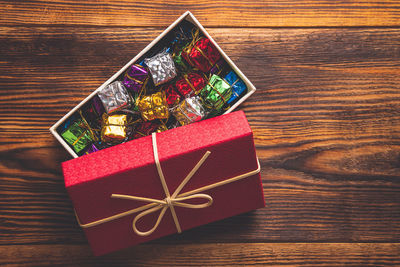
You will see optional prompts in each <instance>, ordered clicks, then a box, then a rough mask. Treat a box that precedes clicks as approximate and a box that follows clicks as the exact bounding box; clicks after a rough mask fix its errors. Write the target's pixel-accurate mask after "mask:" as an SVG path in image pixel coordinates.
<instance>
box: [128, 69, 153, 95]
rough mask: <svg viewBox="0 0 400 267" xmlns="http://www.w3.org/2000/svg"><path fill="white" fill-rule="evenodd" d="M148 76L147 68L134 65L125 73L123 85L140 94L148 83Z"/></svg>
mask: <svg viewBox="0 0 400 267" xmlns="http://www.w3.org/2000/svg"><path fill="white" fill-rule="evenodd" d="M147 74H148V71H147V69H146V68H145V67H143V66H140V65H136V64H133V65H132V66H130V67H129V69H128V70H127V72H126V73H125V76H124V80H123V83H124V85H125V87H126V88H128V89H130V90H132V91H133V92H135V93H138V92H140V89H141V88H142V87H143V85H144V84H145V82H146V79H147V77H148V75H147Z"/></svg>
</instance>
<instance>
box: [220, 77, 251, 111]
mask: <svg viewBox="0 0 400 267" xmlns="http://www.w3.org/2000/svg"><path fill="white" fill-rule="evenodd" d="M224 80H225V81H227V82H228V83H229V84H230V85H231V87H232V96H231V98H229V100H228V101H227V104H231V103H232V102H234V101H236V100H237V99H239V97H240V96H241V95H242V94H243V92H245V91H247V87H246V85H245V84H244V82H243V81H242V80H241V79H240V78H239V77H238V76H237V75H236V73H235V72H234V71H230V72H229V73H228V74H227V75H225V77H224Z"/></svg>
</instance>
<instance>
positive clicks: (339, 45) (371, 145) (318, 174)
mask: <svg viewBox="0 0 400 267" xmlns="http://www.w3.org/2000/svg"><path fill="white" fill-rule="evenodd" d="M159 32H160V29H154V28H133V29H132V28H116V27H112V28H101V29H99V28H96V27H94V28H91V27H88V28H86V27H81V28H74V27H1V28H0V73H1V74H0V86H1V88H0V89H1V90H0V144H1V146H0V176H1V177H2V179H0V188H1V191H0V209H1V214H2V218H1V223H0V244H1V245H9V244H32V243H47V244H60V243H63V244H82V243H86V241H85V238H84V236H83V234H82V232H81V231H80V230H79V228H78V226H77V225H76V223H75V219H74V217H73V211H72V206H71V204H70V201H69V199H68V197H67V194H66V192H65V189H64V188H63V180H62V176H61V171H60V162H61V161H63V160H66V159H68V158H69V156H68V154H67V153H66V152H65V151H64V150H63V149H62V147H61V146H60V145H59V144H58V143H57V142H56V141H55V140H54V139H53V138H52V137H51V135H50V134H49V132H48V128H49V127H50V126H51V125H52V124H53V123H54V122H55V121H56V120H58V119H59V118H60V117H61V116H62V115H64V114H65V113H66V112H67V111H68V110H69V109H71V108H72V107H73V106H74V105H75V104H77V103H78V102H79V101H80V100H81V99H83V97H85V96H86V95H87V94H89V93H90V92H91V91H92V90H94V89H95V88H97V86H99V85H100V84H102V83H103V82H104V81H105V80H106V79H107V78H108V77H109V76H110V75H111V74H113V73H114V72H115V71H117V70H118V69H119V67H120V66H122V65H123V64H125V63H126V62H127V61H129V60H130V58H132V57H133V56H134V55H135V54H136V53H138V52H139V51H140V50H141V49H142V48H143V47H144V46H145V45H146V44H147V43H148V42H149V41H151V40H152V39H153V38H154V37H155V36H157V34H158V33H159ZM210 33H211V35H212V36H214V37H215V39H216V41H217V42H218V43H219V44H220V45H221V47H222V48H223V49H224V50H225V51H226V52H227V53H228V55H230V56H231V57H232V59H233V60H234V61H235V62H236V63H237V65H238V66H239V68H241V69H242V70H243V71H244V72H245V74H246V75H247V76H248V77H249V78H250V80H251V81H253V82H254V84H255V85H256V87H257V88H258V91H257V92H256V93H255V94H254V95H253V96H252V97H251V98H250V99H249V101H247V102H246V103H245V104H243V105H242V106H241V108H242V109H244V110H245V112H246V115H247V116H248V119H249V121H250V124H251V126H252V128H253V130H254V134H255V141H256V146H257V153H258V155H259V157H260V159H261V162H262V177H263V186H264V192H265V196H266V201H267V207H266V208H265V209H262V210H258V211H256V212H252V213H248V214H244V215H241V216H237V217H235V218H230V219H227V220H224V221H221V222H217V223H214V224H211V225H207V226H203V227H201V228H199V229H193V230H191V231H188V232H186V233H183V234H182V235H180V236H178V235H175V236H172V237H168V238H164V239H161V240H159V241H156V242H155V243H153V244H167V243H168V244H176V243H180V244H186V243H209V242H211V243H212V242H292V241H295V242H309V241H312V242H321V241H327V242H328V241H330V242H398V240H399V238H400V224H399V221H400V179H399V178H400V176H399V169H400V163H399V156H400V142H399V137H400V103H399V99H400V90H399V89H400V75H399V66H400V64H399V63H400V52H399V49H398V47H399V46H398V44H399V43H400V34H399V33H400V30H399V29H390V28H385V29H248V30H246V31H243V30H240V29H237V28H229V29H210Z"/></svg>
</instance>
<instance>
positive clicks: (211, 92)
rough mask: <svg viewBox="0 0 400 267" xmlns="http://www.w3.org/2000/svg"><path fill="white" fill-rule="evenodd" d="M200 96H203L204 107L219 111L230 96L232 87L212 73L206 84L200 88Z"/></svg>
mask: <svg viewBox="0 0 400 267" xmlns="http://www.w3.org/2000/svg"><path fill="white" fill-rule="evenodd" d="M200 96H201V97H202V98H203V100H204V106H205V107H206V108H208V109H211V110H215V111H220V110H221V109H222V107H223V106H224V105H225V103H226V102H227V101H228V100H229V99H230V98H231V96H232V89H231V86H230V85H229V84H228V83H227V82H226V81H224V80H223V79H222V78H221V77H219V76H218V75H216V74H213V75H212V76H211V79H210V80H209V81H208V83H207V84H206V86H204V88H203V89H202V90H201V92H200Z"/></svg>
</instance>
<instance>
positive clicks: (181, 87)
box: [176, 72, 206, 97]
mask: <svg viewBox="0 0 400 267" xmlns="http://www.w3.org/2000/svg"><path fill="white" fill-rule="evenodd" d="M205 85H206V80H205V78H204V77H203V76H202V75H200V74H198V73H197V72H190V73H188V74H186V73H185V74H183V77H182V78H181V79H179V80H177V81H176V89H177V91H178V92H179V93H180V94H181V95H183V96H184V97H189V96H194V95H197V94H198V93H199V92H200V91H201V89H203V87H204V86H205Z"/></svg>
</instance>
